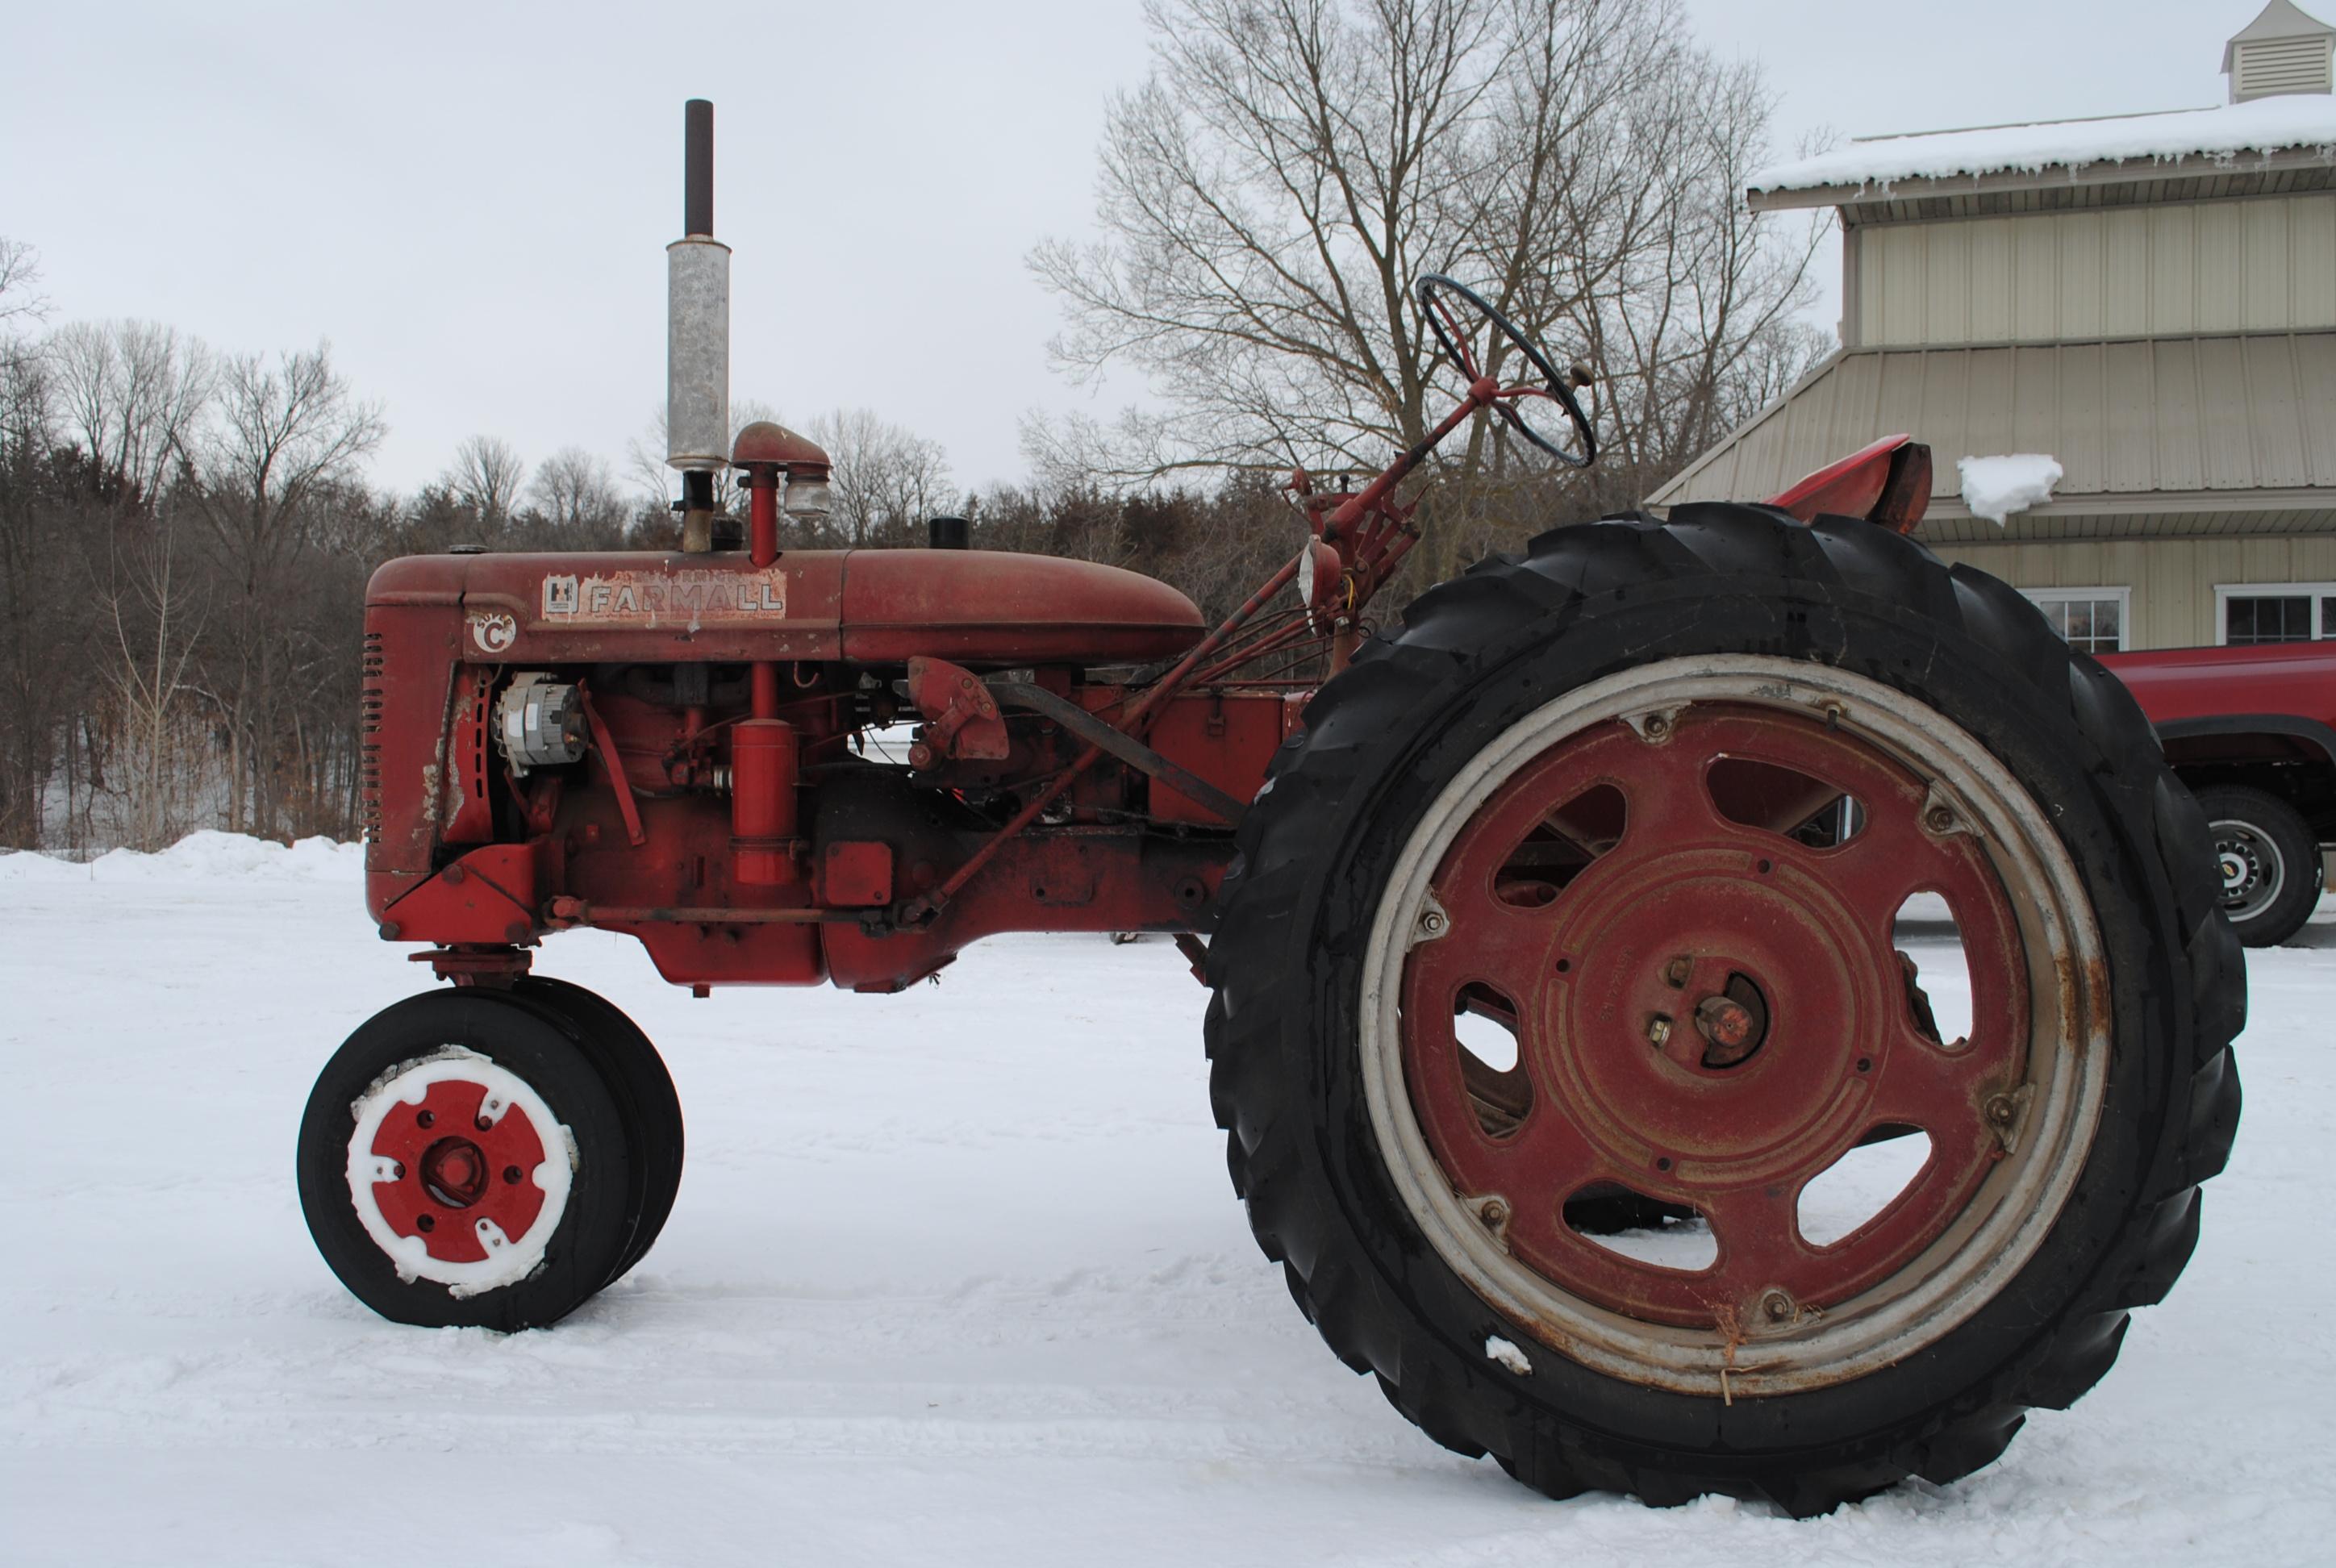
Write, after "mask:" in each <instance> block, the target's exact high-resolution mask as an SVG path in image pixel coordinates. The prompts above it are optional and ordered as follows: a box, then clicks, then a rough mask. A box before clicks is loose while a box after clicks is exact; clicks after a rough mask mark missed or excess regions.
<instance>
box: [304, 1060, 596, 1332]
mask: <svg viewBox="0 0 2336 1568" xmlns="http://www.w3.org/2000/svg"><path fill="white" fill-rule="evenodd" d="M349 1108H350V1111H351V1114H352V1115H353V1116H354V1117H355V1128H354V1129H353V1131H352V1132H351V1134H350V1135H349V1142H348V1163H347V1170H346V1174H347V1181H348V1191H349V1199H350V1203H351V1205H352V1206H353V1207H354V1209H355V1213H356V1217H357V1222H358V1224H359V1225H361V1226H362V1227H363V1228H364V1230H365V1234H366V1235H367V1236H368V1237H369V1238H371V1239H372V1241H373V1243H374V1245H375V1246H376V1247H378V1248H380V1249H381V1251H382V1252H383V1253H384V1255H385V1256H386V1257H387V1258H388V1259H389V1261H390V1264H391V1266H392V1267H393V1268H394V1269H395V1270H396V1271H397V1276H398V1278H399V1279H401V1280H404V1281H407V1282H409V1283H410V1282H412V1281H416V1280H426V1281H431V1282H433V1283H435V1284H441V1285H444V1286H446V1287H447V1289H448V1290H449V1292H450V1293H451V1294H453V1295H454V1296H456V1297H468V1296H475V1295H479V1294H482V1293H483V1292H485V1291H488V1290H499V1289H501V1288H503V1287H505V1286H508V1285H512V1284H516V1283H518V1282H519V1281H522V1280H525V1279H526V1278H527V1277H528V1276H529V1275H530V1274H532V1273H534V1272H535V1271H536V1270H537V1269H538V1268H539V1267H540V1266H541V1264H542V1262H543V1261H544V1258H545V1256H546V1254H547V1253H548V1252H549V1251H550V1245H551V1238H552V1236H553V1234H554V1233H555V1232H557V1231H558V1230H559V1228H560V1221H561V1219H562V1218H563V1217H564V1216H565V1215H566V1213H567V1210H568V1202H569V1195H570V1192H571V1189H572V1187H573V1184H574V1180H575V1174H576V1169H577V1165H578V1164H579V1161H578V1157H577V1148H576V1139H575V1135H573V1134H572V1133H571V1132H570V1131H569V1129H568V1128H567V1126H565V1125H562V1124H561V1122H560V1119H559V1117H557V1116H556V1115H553V1114H552V1110H551V1107H550V1105H547V1104H546V1103H545V1102H544V1099H543V1097H542V1096H540V1095H539V1094H538V1093H536V1091H535V1089H534V1087H533V1086H530V1084H529V1083H528V1082H527V1081H526V1080H525V1079H523V1078H521V1076H519V1075H518V1074H516V1073H514V1072H512V1071H511V1069H510V1068H508V1067H506V1066H502V1065H501V1064H500V1063H497V1062H495V1061H493V1060H492V1059H491V1058H489V1057H484V1056H482V1055H480V1054H479V1053H478V1052H476V1051H472V1050H468V1049H466V1048H464V1047H460V1046H448V1047H445V1048H444V1049H443V1050H442V1051H440V1052H438V1053H436V1054H435V1055H433V1056H429V1057H419V1058H416V1059H414V1060H412V1061H406V1062H401V1063H399V1064H397V1065H396V1066H393V1067H391V1068H390V1069H389V1070H388V1071H386V1072H384V1073H383V1074H382V1075H381V1076H379V1077H377V1078H375V1080H374V1081H373V1083H372V1084H370V1085H368V1086H366V1088H365V1093H364V1094H362V1095H360V1096H357V1098H356V1099H355V1101H354V1102H352V1104H351V1105H350V1107H349Z"/></svg>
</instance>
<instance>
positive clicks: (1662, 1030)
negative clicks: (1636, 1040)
mask: <svg viewBox="0 0 2336 1568" xmlns="http://www.w3.org/2000/svg"><path fill="white" fill-rule="evenodd" d="M1670 1037H1671V1021H1670V1019H1669V1018H1665V1017H1664V1016H1663V1015H1662V1014H1660V1013H1657V1014H1656V1015H1655V1016H1654V1017H1653V1018H1651V1019H1650V1020H1648V1023H1647V1043H1648V1044H1649V1045H1650V1046H1653V1047H1655V1048H1656V1049H1657V1050H1660V1049H1661V1048H1662V1047H1664V1046H1666V1045H1668V1044H1669V1043H1670Z"/></svg>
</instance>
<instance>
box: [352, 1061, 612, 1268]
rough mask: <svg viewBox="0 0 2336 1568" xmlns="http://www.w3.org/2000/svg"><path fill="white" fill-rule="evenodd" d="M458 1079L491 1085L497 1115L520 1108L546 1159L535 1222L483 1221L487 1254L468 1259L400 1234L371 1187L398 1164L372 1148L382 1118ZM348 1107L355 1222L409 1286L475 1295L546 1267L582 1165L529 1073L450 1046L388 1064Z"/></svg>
mask: <svg viewBox="0 0 2336 1568" xmlns="http://www.w3.org/2000/svg"><path fill="white" fill-rule="evenodd" d="M455 1079H459V1080H461V1081H462V1082H463V1083H471V1084H477V1085H480V1086H482V1087H483V1088H485V1089H486V1091H487V1099H486V1102H485V1103H484V1105H482V1110H483V1111H484V1112H485V1114H486V1115H488V1117H489V1118H490V1119H491V1120H493V1121H501V1119H502V1118H503V1117H505V1116H507V1115H510V1114H511V1111H512V1110H513V1109H517V1110H520V1111H521V1112H523V1113H525V1114H526V1116H527V1118H528V1121H529V1123H530V1125H532V1126H533V1127H534V1128H535V1130H536V1132H537V1133H538V1135H540V1136H541V1137H542V1139H543V1142H544V1157H543V1160H542V1162H541V1163H540V1164H538V1165H537V1166H536V1167H535V1169H534V1171H533V1172H532V1173H530V1180H532V1181H533V1182H534V1183H535V1184H536V1187H537V1188H538V1189H539V1190H540V1192H541V1193H543V1207H542V1208H541V1209H540V1210H539V1211H538V1212H537V1213H536V1216H535V1222H534V1223H532V1224H530V1226H528V1228H527V1230H526V1231H525V1232H523V1233H521V1234H520V1235H517V1236H506V1235H504V1234H503V1232H502V1230H501V1227H500V1226H498V1225H497V1224H496V1223H495V1222H493V1221H492V1220H487V1219H482V1220H480V1221H478V1222H477V1226H478V1236H479V1241H480V1242H481V1244H482V1245H483V1246H484V1247H485V1248H486V1250H487V1255H486V1256H485V1257H483V1258H481V1259H479V1260H478V1261H475V1262H470V1263H453V1262H448V1261H445V1260H444V1259H442V1258H433V1257H432V1256H431V1255H430V1249H429V1247H428V1245H427V1244H426V1243H425V1242H423V1239H422V1238H421V1237H419V1236H401V1235H399V1234H398V1233H397V1232H395V1231H394V1230H392V1229H391V1228H390V1225H389V1222H388V1220H387V1219H385V1218H384V1217H383V1215H382V1212H381V1204H380V1203H379V1202H377V1201H376V1200H375V1197H374V1192H373V1189H374V1185H375V1183H379V1182H387V1181H394V1180H395V1179H396V1178H395V1176H394V1170H395V1162H394V1161H392V1160H390V1159H388V1158H386V1157H385V1156H384V1155H380V1154H375V1153H374V1152H373V1143H374V1139H375V1136H376V1135H378V1134H379V1133H380V1131H381V1124H382V1120H383V1118H384V1117H385V1116H387V1115H389V1113H390V1111H391V1109H392V1108H393V1107H394V1106H397V1105H420V1104H421V1103H422V1102H423V1100H424V1099H426V1098H428V1097H429V1094H430V1086H432V1085H433V1084H440V1083H445V1082H447V1081H449V1080H455ZM349 1109H350V1110H351V1111H352V1112H353V1113H355V1116H356V1130H355V1132H354V1133H353V1134H351V1135H350V1137H349V1159H348V1183H349V1201H350V1203H353V1204H355V1208H356V1213H357V1222H358V1223H360V1224H362V1225H363V1226H364V1227H365V1234H366V1235H368V1236H370V1237H372V1238H373V1242H374V1245H375V1246H377V1247H379V1248H380V1249H381V1250H382V1251H384V1253H386V1254H388V1257H389V1261H390V1262H391V1263H392V1264H393V1265H394V1267H395V1268H396V1270H397V1277H398V1278H399V1279H401V1280H404V1281H406V1282H407V1283H409V1284H410V1283H412V1282H413V1281H415V1280H428V1281H432V1282H433V1283H434V1284H440V1285H444V1286H445V1287H447V1290H448V1293H449V1294H452V1295H454V1296H477V1295H482V1294H483V1293H485V1292H486V1291H489V1290H500V1289H501V1288H502V1287H503V1286H505V1285H513V1284H517V1283H518V1282H519V1281H521V1280H524V1279H526V1278H527V1277H528V1276H529V1275H530V1274H532V1273H534V1272H535V1271H536V1269H537V1268H538V1267H539V1266H540V1265H541V1263H542V1262H543V1255H544V1252H545V1251H546V1250H547V1249H549V1248H550V1245H551V1236H552V1232H555V1231H557V1230H559V1229H560V1216H561V1215H563V1214H565V1213H567V1212H568V1193H569V1189H570V1187H571V1186H572V1185H573V1184H574V1183H575V1176H576V1166H577V1164H578V1159H577V1152H576V1135H574V1134H573V1133H571V1132H569V1130H568V1128H567V1126H566V1125H563V1124H562V1123H561V1122H560V1118H559V1117H557V1116H555V1115H552V1114H551V1107H550V1105H545V1104H544V1103H543V1096H540V1095H539V1094H537V1093H536V1092H535V1090H534V1089H532V1088H530V1086H528V1083H527V1080H526V1079H524V1078H522V1077H521V1076H519V1075H518V1074H516V1073H514V1072H512V1071H511V1069H510V1068H508V1067H505V1066H501V1064H500V1063H498V1062H496V1061H494V1060H493V1059H492V1058H491V1057H482V1056H481V1055H480V1054H479V1053H478V1052H476V1051H473V1050H471V1049H469V1048H467V1047H462V1046H448V1047H444V1048H443V1050H440V1051H438V1052H437V1053H435V1054H434V1055H432V1056H428V1057H419V1058H417V1059H415V1060H414V1061H410V1062H402V1063H400V1064H398V1065H397V1066H394V1067H392V1068H390V1069H389V1071H387V1072H386V1073H384V1074H383V1075H382V1076H380V1077H378V1078H375V1080H374V1081H373V1083H372V1084H371V1085H370V1086H368V1087H367V1088H366V1090H365V1093H364V1094H363V1095H360V1096H358V1097H357V1098H356V1099H355V1101H353V1102H351V1104H350V1106H349Z"/></svg>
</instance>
